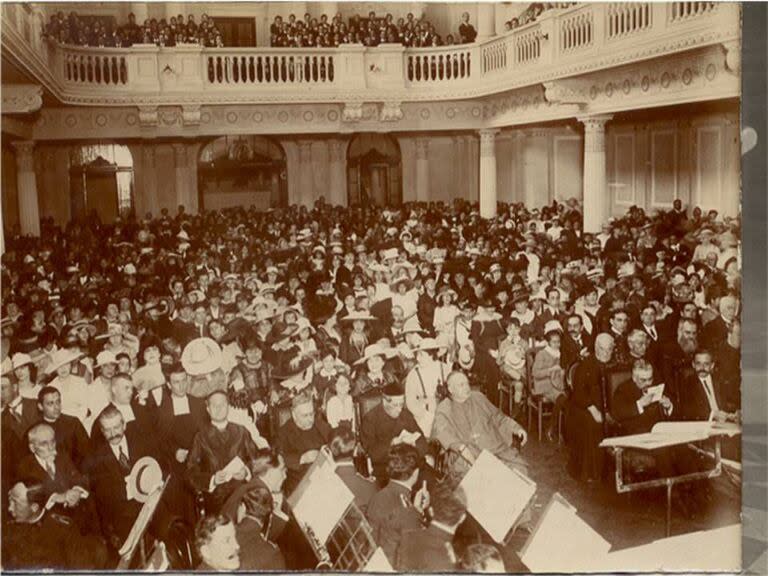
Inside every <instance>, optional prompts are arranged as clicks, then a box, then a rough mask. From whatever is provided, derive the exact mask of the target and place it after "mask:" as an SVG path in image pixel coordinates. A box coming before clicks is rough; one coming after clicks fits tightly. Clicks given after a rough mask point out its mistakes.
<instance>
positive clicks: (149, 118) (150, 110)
mask: <svg viewBox="0 0 768 576" xmlns="http://www.w3.org/2000/svg"><path fill="white" fill-rule="evenodd" d="M159 123H160V115H159V114H158V111H157V106H139V125H141V127H142V128H156V127H157V126H158V124H159Z"/></svg>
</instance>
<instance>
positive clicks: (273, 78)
mask: <svg viewBox="0 0 768 576" xmlns="http://www.w3.org/2000/svg"><path fill="white" fill-rule="evenodd" d="M19 6H20V5H17V4H16V5H15V4H6V5H4V6H3V13H4V14H3V15H4V18H5V22H6V23H7V25H5V26H3V31H2V38H3V49H4V50H8V51H10V53H11V54H12V55H13V56H14V58H15V59H16V60H18V61H20V62H21V63H22V64H23V65H25V66H26V67H27V68H29V69H30V70H32V71H33V72H37V74H35V75H36V76H37V77H38V78H39V79H40V80H41V82H42V83H43V84H45V85H46V86H47V87H48V88H49V90H51V91H52V92H53V93H54V94H55V95H56V96H57V97H59V98H60V99H61V100H62V101H64V102H69V103H94V104H98V103H99V102H103V103H106V104H123V103H130V102H131V101H133V99H136V98H139V99H140V100H141V101H142V102H151V103H156V104H171V103H174V102H175V101H179V100H180V99H181V100H183V101H185V102H189V101H199V102H209V101H211V102H212V101H214V100H215V99H216V98H220V97H221V95H223V94H226V95H227V96H228V98H229V99H228V101H232V102H235V101H243V102H259V101H280V100H281V99H286V100H290V101H304V102H326V101H339V100H351V101H371V100H380V99H381V98H382V94H383V95H385V96H387V97H392V98H396V99H399V100H402V101H408V100H423V99H431V100H447V99H452V98H456V97H459V96H457V95H460V97H462V98H463V97H479V96H485V95H489V94H492V93H495V92H500V91H504V90H510V89H514V88H519V87H522V86H525V85H530V84H534V83H537V82H541V81H543V80H554V79H557V78H558V77H567V76H573V75H574V74H578V73H584V72H589V71H592V70H599V69H604V68H608V67H611V66H619V65H623V64H629V63H632V62H634V61H639V60H643V59H647V58H649V57H660V56H664V55H666V54H672V53H675V52H679V51H681V50H689V49H692V48H697V47H704V46H707V45H710V44H714V43H718V42H728V41H733V40H737V39H738V37H739V29H740V21H739V18H740V14H739V13H740V5H739V4H738V3H715V2H668V3H655V2H626V3H625V2H606V3H590V4H580V5H576V6H573V7H570V8H567V9H556V10H550V11H547V12H545V13H543V14H542V15H541V16H540V17H539V19H538V20H537V21H536V22H533V23H531V24H528V25H526V26H522V27H520V28H518V29H516V30H513V31H510V32H507V33H505V34H502V35H499V36H495V37H493V38H490V39H488V40H486V41H483V42H478V43H475V44H465V45H458V46H446V47H439V48H404V47H402V46H400V45H386V44H385V45H382V46H378V47H375V48H365V47H363V46H359V45H344V46H341V47H339V48H314V49H298V48H297V49H285V48H202V47H200V46H197V45H188V46H176V47H173V48H159V47H156V46H152V45H149V46H147V45H137V46H133V47H131V48H90V47H76V46H65V45H59V44H56V43H48V42H46V41H45V40H44V39H43V38H42V37H41V35H40V33H39V32H36V30H38V28H39V27H40V26H41V23H42V21H43V18H42V17H41V14H39V13H37V14H36V13H34V12H31V13H30V12H29V11H24V10H21V11H20V9H19Z"/></svg>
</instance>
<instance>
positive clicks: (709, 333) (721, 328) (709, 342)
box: [701, 316, 728, 354]
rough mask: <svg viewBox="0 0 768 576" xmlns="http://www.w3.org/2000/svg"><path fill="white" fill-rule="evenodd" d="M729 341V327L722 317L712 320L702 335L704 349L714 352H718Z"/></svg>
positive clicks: (706, 325)
mask: <svg viewBox="0 0 768 576" xmlns="http://www.w3.org/2000/svg"><path fill="white" fill-rule="evenodd" d="M727 339H728V325H727V324H726V323H725V320H723V317H722V316H718V317H717V318H715V319H714V320H710V321H709V322H707V323H706V324H705V325H704V329H703V330H702V334H701V342H702V344H703V345H704V348H706V349H707V350H709V351H710V352H712V353H713V354H714V353H716V352H717V350H718V349H719V348H720V346H722V345H723V343H724V342H725V341H726V340H727Z"/></svg>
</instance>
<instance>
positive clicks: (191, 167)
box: [186, 142, 200, 214]
mask: <svg viewBox="0 0 768 576" xmlns="http://www.w3.org/2000/svg"><path fill="white" fill-rule="evenodd" d="M186 148H187V170H186V172H187V187H186V190H187V195H186V199H187V204H186V206H187V212H189V213H191V214H197V213H198V212H199V211H200V201H199V196H198V191H197V155H198V153H199V152H200V143H199V142H192V143H190V144H188V145H187V147H186Z"/></svg>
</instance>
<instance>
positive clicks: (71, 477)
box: [17, 453, 89, 495]
mask: <svg viewBox="0 0 768 576" xmlns="http://www.w3.org/2000/svg"><path fill="white" fill-rule="evenodd" d="M54 467H55V469H56V475H55V477H54V478H51V477H50V476H49V475H48V472H47V471H46V470H45V468H43V467H42V466H41V465H40V463H39V462H38V461H37V459H36V458H35V456H34V454H27V455H26V456H25V457H24V458H22V459H21V462H19V469H18V474H17V476H18V479H19V480H20V481H27V480H30V481H32V482H34V483H35V484H42V485H43V491H44V492H45V493H46V494H48V495H50V494H61V493H63V492H66V491H67V490H69V489H70V488H73V487H75V486H80V487H82V488H85V489H86V490H88V486H89V483H88V478H87V477H86V476H85V475H83V474H81V473H80V472H79V471H78V469H77V468H75V465H74V464H73V463H72V461H71V460H70V459H69V456H67V455H66V454H62V453H59V454H56V459H55V460H54Z"/></svg>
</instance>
